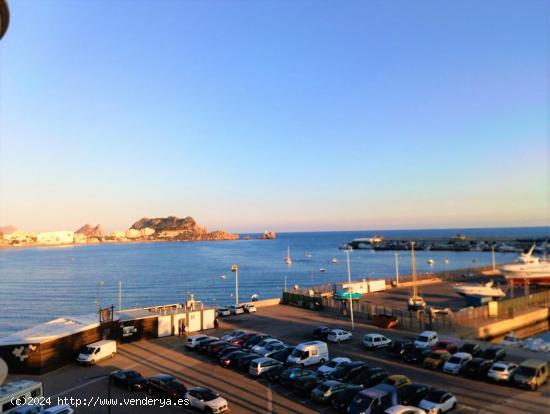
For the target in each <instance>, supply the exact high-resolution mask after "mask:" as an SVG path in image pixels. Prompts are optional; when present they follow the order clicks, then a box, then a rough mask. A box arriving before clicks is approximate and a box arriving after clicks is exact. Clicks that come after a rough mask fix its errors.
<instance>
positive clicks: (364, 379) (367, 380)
mask: <svg viewBox="0 0 550 414" xmlns="http://www.w3.org/2000/svg"><path fill="white" fill-rule="evenodd" d="M389 376H390V374H389V373H388V371H386V370H385V369H384V368H378V367H375V368H367V369H364V370H361V371H359V372H357V373H356V375H354V376H353V377H351V378H350V383H352V384H355V385H361V386H363V388H370V387H373V386H375V385H377V384H379V383H381V382H382V381H384V380H385V379H386V378H388V377H389Z"/></svg>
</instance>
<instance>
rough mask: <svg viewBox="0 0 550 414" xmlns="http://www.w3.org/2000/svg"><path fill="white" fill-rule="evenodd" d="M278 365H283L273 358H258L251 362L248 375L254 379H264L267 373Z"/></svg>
mask: <svg viewBox="0 0 550 414" xmlns="http://www.w3.org/2000/svg"><path fill="white" fill-rule="evenodd" d="M277 365H282V363H281V362H280V361H277V360H276V359H273V358H265V357H261V358H256V359H254V360H252V361H251V362H250V365H249V368H248V373H249V374H250V375H252V376H254V377H262V376H263V375H264V374H265V373H266V372H267V371H269V370H270V369H273V368H274V367H276V366H277Z"/></svg>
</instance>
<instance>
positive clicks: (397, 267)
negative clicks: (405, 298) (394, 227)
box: [394, 253, 399, 286]
mask: <svg viewBox="0 0 550 414" xmlns="http://www.w3.org/2000/svg"><path fill="white" fill-rule="evenodd" d="M394 254H395V283H396V284H397V286H399V253H394Z"/></svg>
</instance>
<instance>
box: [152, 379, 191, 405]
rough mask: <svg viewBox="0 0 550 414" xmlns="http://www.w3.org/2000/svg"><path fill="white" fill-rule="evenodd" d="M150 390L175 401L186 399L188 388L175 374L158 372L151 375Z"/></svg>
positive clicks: (156, 394) (154, 393)
mask: <svg viewBox="0 0 550 414" xmlns="http://www.w3.org/2000/svg"><path fill="white" fill-rule="evenodd" d="M147 385H148V390H147V391H148V392H149V394H150V395H155V396H157V397H160V398H170V399H171V400H173V401H177V400H179V399H185V394H187V388H186V387H185V385H184V384H183V383H181V382H179V381H178V380H177V379H176V378H175V377H174V376H172V375H168V374H157V375H153V376H152V377H149V380H148V384H147Z"/></svg>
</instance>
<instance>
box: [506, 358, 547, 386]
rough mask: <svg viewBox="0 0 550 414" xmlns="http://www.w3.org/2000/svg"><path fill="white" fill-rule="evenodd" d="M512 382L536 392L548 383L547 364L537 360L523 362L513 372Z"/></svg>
mask: <svg viewBox="0 0 550 414" xmlns="http://www.w3.org/2000/svg"><path fill="white" fill-rule="evenodd" d="M512 380H513V381H514V384H516V385H517V386H519V387H524V388H529V389H530V390H531V391H536V390H537V389H538V388H539V387H540V386H541V385H543V384H544V383H546V382H547V381H548V362H546V361H541V360H538V359H528V360H527V361H523V362H522V363H521V364H519V367H518V369H517V370H516V371H515V372H514V375H513V377H512Z"/></svg>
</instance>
